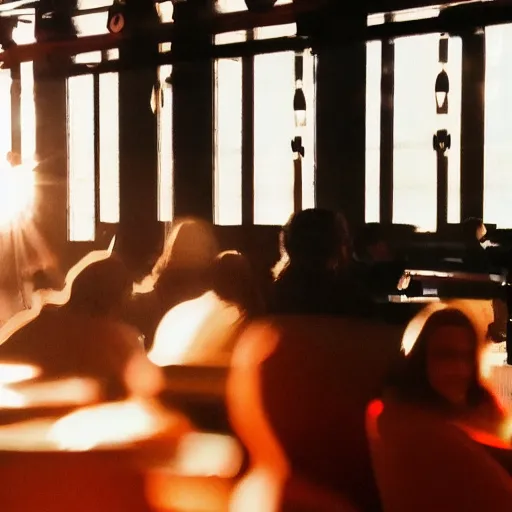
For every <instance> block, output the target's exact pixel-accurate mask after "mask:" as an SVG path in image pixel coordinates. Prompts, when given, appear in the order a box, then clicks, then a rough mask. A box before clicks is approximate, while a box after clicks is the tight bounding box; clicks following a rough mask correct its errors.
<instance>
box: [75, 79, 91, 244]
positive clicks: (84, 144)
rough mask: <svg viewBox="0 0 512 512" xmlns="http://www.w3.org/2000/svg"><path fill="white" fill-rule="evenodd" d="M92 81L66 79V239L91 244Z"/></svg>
mask: <svg viewBox="0 0 512 512" xmlns="http://www.w3.org/2000/svg"><path fill="white" fill-rule="evenodd" d="M94 185H95V179H94V95H93V77H92V76H91V75H83V76H76V77H73V78H70V79H68V216H69V217H68V219H69V239H70V240H72V241H80V242H85V241H93V240H94V238H95V231H96V211H95V202H96V201H95V188H94Z"/></svg>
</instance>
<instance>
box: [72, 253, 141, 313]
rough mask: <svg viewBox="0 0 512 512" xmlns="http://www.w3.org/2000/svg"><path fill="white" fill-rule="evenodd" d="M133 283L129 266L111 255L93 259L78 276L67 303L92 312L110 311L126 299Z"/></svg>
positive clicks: (76, 308) (78, 309)
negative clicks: (105, 257)
mask: <svg viewBox="0 0 512 512" xmlns="http://www.w3.org/2000/svg"><path fill="white" fill-rule="evenodd" d="M131 286H132V281H131V278H130V274H129V272H128V270H127V268H126V266H125V265H124V263H123V262H122V261H121V259H120V258H118V257H116V256H111V257H109V258H107V259H105V260H101V261H97V262H95V263H91V264H90V265H89V266H87V267H86V268H85V269H84V270H82V272H80V274H78V275H77V276H76V278H75V280H74V281H73V284H72V285H71V296H70V298H69V301H68V304H67V305H68V307H71V308H73V309H75V310H77V311H80V312H83V313H86V314H89V315H94V316H103V315H109V314H110V313H111V312H112V310H113V309H114V308H116V307H119V306H121V305H122V303H123V302H124V301H125V300H126V298H127V296H128V295H129V292H130V289H131Z"/></svg>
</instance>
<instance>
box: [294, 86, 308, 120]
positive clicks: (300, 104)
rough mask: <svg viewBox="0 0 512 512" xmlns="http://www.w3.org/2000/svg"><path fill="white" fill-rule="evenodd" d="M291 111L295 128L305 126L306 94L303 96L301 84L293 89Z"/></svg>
mask: <svg viewBox="0 0 512 512" xmlns="http://www.w3.org/2000/svg"><path fill="white" fill-rule="evenodd" d="M293 112H294V114H295V126H296V127H297V128H302V127H304V126H306V122H307V117H306V96H304V90H303V89H302V86H301V87H299V88H297V89H295V94H294V96H293Z"/></svg>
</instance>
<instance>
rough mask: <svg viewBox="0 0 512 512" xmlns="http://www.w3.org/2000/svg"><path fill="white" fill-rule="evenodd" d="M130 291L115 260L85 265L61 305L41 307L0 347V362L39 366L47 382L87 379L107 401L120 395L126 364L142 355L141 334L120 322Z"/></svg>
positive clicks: (113, 258) (128, 284) (125, 273)
mask: <svg viewBox="0 0 512 512" xmlns="http://www.w3.org/2000/svg"><path fill="white" fill-rule="evenodd" d="M130 290H131V280H130V276H129V274H128V271H127V270H126V268H125V266H124V265H123V263H122V262H121V261H120V260H119V259H117V258H116V257H110V258H108V259H104V260H101V261H97V262H95V263H92V264H90V265H89V266H88V267H86V268H85V269H84V270H83V271H82V272H81V273H80V274H79V275H78V276H77V277H76V278H75V279H74V281H73V284H72V286H71V293H70V296H69V300H68V301H67V303H65V304H64V305H62V306H58V305H52V304H47V305H44V306H43V308H42V309H41V311H40V313H39V315H38V316H36V317H35V318H34V319H32V320H31V321H29V322H28V323H26V324H25V325H21V326H20V328H19V329H18V330H17V331H15V332H14V333H13V334H12V335H11V336H10V337H9V338H8V339H7V340H6V341H5V342H4V343H3V344H2V345H0V360H4V361H17V362H23V363H29V364H33V365H36V366H39V367H41V368H42V370H43V375H44V376H45V377H49V378H59V377H65V376H85V377H93V378H96V379H98V380H99V381H101V382H102V383H104V384H105V392H106V394H107V396H109V397H111V398H116V397H121V396H123V395H124V394H125V382H124V379H125V371H126V368H127V365H128V364H129V363H130V362H131V360H132V359H133V358H134V357H140V356H141V354H142V355H144V348H143V343H142V336H141V334H140V333H139V332H138V331H137V330H135V329H134V328H132V327H130V326H128V325H127V324H124V323H123V322H122V321H121V319H120V318H121V317H120V313H121V308H122V305H123V303H124V302H125V301H126V297H127V296H128V294H129V293H130ZM144 357H145V356H144ZM148 364H150V363H149V361H148Z"/></svg>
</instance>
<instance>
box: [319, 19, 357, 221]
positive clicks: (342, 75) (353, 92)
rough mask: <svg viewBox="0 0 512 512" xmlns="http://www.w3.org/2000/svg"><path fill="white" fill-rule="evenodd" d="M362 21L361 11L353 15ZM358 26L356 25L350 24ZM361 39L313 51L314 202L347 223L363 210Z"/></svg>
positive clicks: (355, 218)
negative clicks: (315, 57)
mask: <svg viewBox="0 0 512 512" xmlns="http://www.w3.org/2000/svg"><path fill="white" fill-rule="evenodd" d="M358 23H359V25H360V28H361V29H363V28H364V27H365V26H366V15H365V14H364V13H362V14H361V15H360V17H359V19H358ZM352 29H357V27H352ZM365 82H366V44H365V43H363V42H361V43H354V44H350V45H346V46H342V47H341V46H332V45H326V46H325V47H324V48H321V49H320V51H319V53H318V67H317V91H316V94H317V96H316V102H317V103H316V107H317V125H316V148H317V149H316V151H317V175H316V185H317V190H316V194H317V196H316V198H317V205H318V206H319V207H322V208H330V209H333V210H342V211H344V212H345V214H346V216H347V219H348V221H349V223H350V225H351V226H352V228H356V227H357V226H359V225H361V224H363V223H364V215H365V97H366V95H365V90H366V89H365Z"/></svg>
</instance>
